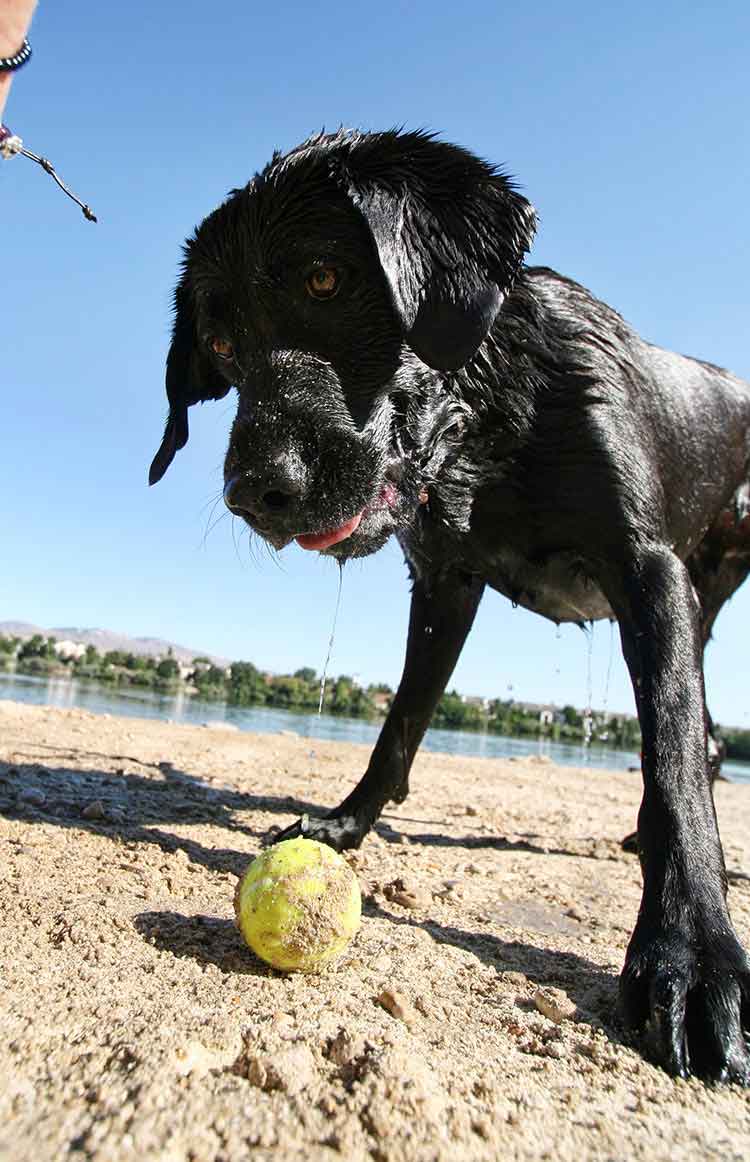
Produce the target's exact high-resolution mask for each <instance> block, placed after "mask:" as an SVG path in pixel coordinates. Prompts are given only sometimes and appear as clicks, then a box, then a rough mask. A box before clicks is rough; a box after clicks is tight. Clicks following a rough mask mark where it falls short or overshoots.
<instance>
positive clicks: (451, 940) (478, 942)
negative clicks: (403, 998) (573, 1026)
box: [135, 901, 627, 1042]
mask: <svg viewBox="0 0 750 1162" xmlns="http://www.w3.org/2000/svg"><path fill="white" fill-rule="evenodd" d="M363 915H364V916H365V917H368V916H372V917H380V918H383V919H386V920H387V921H388V922H389V923H390V924H393V925H405V926H408V927H418V928H422V929H423V930H424V931H425V932H427V933H429V935H430V936H431V937H432V939H433V940H434V941H435V943H436V944H447V945H450V946H452V947H456V948H463V949H465V950H466V951H468V952H471V953H473V954H474V955H475V956H476V957H477V958H478V959H479V960H481V961H482V962H483V963H485V964H489V965H492V966H493V967H494V968H495V969H497V970H498V972H507V971H513V972H518V973H523V976H524V977H525V978H526V980H527V981H529V982H530V983H531V984H533V985H539V986H542V985H546V986H554V987H558V988H560V989H562V990H563V991H564V992H565V993H566V994H567V996H568V997H569V998H570V1000H571V1001H572V1002H573V1003H574V1004H575V1006H576V1015H577V1017H578V1018H579V1019H580V1020H583V1021H585V1022H586V1023H587V1024H589V1025H594V1026H599V1027H602V1028H603V1029H605V1031H606V1033H607V1035H608V1036H609V1037H610V1038H611V1039H612V1040H614V1041H618V1042H624V1041H626V1040H627V1038H624V1037H623V1030H622V1026H621V1023H620V1021H619V1018H618V1016H617V977H616V976H615V975H614V974H613V973H612V972H608V971H606V970H604V969H602V968H601V966H600V965H598V964H595V963H594V962H593V961H591V960H587V959H586V958H585V957H582V956H579V955H578V954H577V953H574V952H560V951H557V950H554V949H548V948H539V947H537V946H535V945H533V944H526V943H524V942H522V941H510V940H501V939H500V937H498V936H494V935H492V934H491V933H486V932H469V931H466V930H464V929H462V928H455V927H452V926H449V925H445V924H440V923H438V922H437V921H436V920H431V919H422V920H418V919H416V918H413V917H407V916H400V915H395V914H394V913H393V912H390V911H388V910H387V909H384V908H382V907H381V906H380V905H379V904H377V903H374V902H372V901H370V902H366V903H365V904H364V906H363ZM135 927H136V929H137V931H138V932H139V933H140V935H141V936H142V937H143V939H144V940H146V941H148V943H149V944H152V945H154V946H155V947H156V948H158V949H160V950H161V951H166V952H170V953H171V954H172V955H174V956H176V957H178V958H179V957H187V958H189V959H191V960H194V961H196V962H197V963H198V964H200V965H201V966H203V967H206V966H209V965H213V966H214V967H216V968H218V969H219V971H220V972H221V973H223V974H225V975H227V976H232V975H237V974H240V975H243V976H255V977H268V976H277V975H281V974H280V973H277V972H276V971H275V970H274V969H272V968H270V967H269V966H268V965H267V964H264V963H263V961H261V960H259V959H258V958H257V957H256V956H255V955H254V954H253V953H252V952H250V950H249V949H248V948H247V946H246V945H245V943H244V941H243V939H242V936H241V935H240V933H239V931H238V929H237V926H236V925H235V924H234V922H233V921H231V920H222V919H217V918H216V917H214V916H203V915H194V916H187V915H183V914H181V913H179V912H172V911H162V912H159V911H148V912H141V913H140V914H139V915H138V916H137V917H136V919H135ZM345 966H346V961H344V968H345ZM334 971H335V970H334ZM519 1003H521V1005H522V1007H533V1005H532V1002H531V1001H526V1002H519Z"/></svg>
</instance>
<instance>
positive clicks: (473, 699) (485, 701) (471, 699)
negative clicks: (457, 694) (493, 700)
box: [461, 694, 490, 710]
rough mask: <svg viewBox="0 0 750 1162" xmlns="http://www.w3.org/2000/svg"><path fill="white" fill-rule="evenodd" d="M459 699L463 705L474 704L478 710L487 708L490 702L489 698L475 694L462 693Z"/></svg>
mask: <svg viewBox="0 0 750 1162" xmlns="http://www.w3.org/2000/svg"><path fill="white" fill-rule="evenodd" d="M461 701H462V702H463V704H464V706H476V707H477V709H478V710H487V708H488V707H489V704H490V700H489V698H480V697H479V696H478V695H476V694H471V695H464V696H463V697H462V698H461Z"/></svg>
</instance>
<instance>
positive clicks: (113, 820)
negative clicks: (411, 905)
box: [0, 747, 585, 875]
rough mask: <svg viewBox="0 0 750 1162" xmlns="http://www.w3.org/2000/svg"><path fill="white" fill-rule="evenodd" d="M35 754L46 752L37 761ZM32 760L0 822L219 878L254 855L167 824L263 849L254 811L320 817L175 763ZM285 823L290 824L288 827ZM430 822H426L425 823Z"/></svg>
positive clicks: (443, 836)
mask: <svg viewBox="0 0 750 1162" xmlns="http://www.w3.org/2000/svg"><path fill="white" fill-rule="evenodd" d="M36 751H39V752H41V753H40V754H39V756H38V757H37V754H36ZM19 757H23V758H27V759H28V760H30V761H25V762H7V761H0V815H4V816H5V817H6V818H8V819H19V820H24V821H26V822H30V823H36V822H38V823H46V824H52V825H54V826H58V827H68V828H70V827H75V828H77V829H82V830H85V831H90V832H94V833H96V834H104V835H110V836H111V837H112V838H113V839H115V838H118V839H128V840H131V841H140V842H145V843H150V844H156V845H157V846H158V847H160V848H161V849H162V850H163V851H165V852H167V853H171V852H174V851H176V850H177V849H178V848H180V849H182V850H183V851H184V852H185V854H186V855H187V856H188V858H189V859H190V860H191V861H192V862H193V863H196V864H200V865H202V866H204V867H206V868H210V869H211V870H213V871H223V872H231V873H234V874H237V875H239V874H240V873H241V872H242V871H243V870H244V867H245V866H246V864H247V859H248V853H247V850H246V851H244V852H243V851H241V850H232V849H231V848H215V847H206V846H204V845H203V844H201V843H200V842H198V841H197V840H195V839H192V838H188V837H186V836H183V835H178V834H173V833H171V832H169V831H168V830H166V829H164V828H163V826H162V825H165V824H170V823H172V824H212V825H213V826H215V827H219V828H222V829H224V830H226V831H227V832H229V833H230V834H232V835H234V836H237V837H238V838H239V837H243V838H244V839H245V840H250V841H251V847H252V848H253V849H257V848H259V847H261V846H263V844H264V843H265V842H266V841H267V840H268V838H269V833H270V832H271V831H272V830H273V828H270V829H269V828H265V829H263V828H258V827H257V826H253V825H252V823H251V822H250V821H249V817H250V816H251V815H252V814H253V813H254V812H263V813H265V814H271V815H285V816H288V817H289V819H288V822H290V823H291V822H294V819H295V817H299V816H300V815H303V814H310V815H312V816H317V815H320V814H322V808H321V807H320V805H319V804H316V803H311V802H308V801H306V800H304V799H299V798H297V797H295V796H293V795H264V794H260V793H255V792H251V791H238V790H235V789H233V788H232V787H221V786H214V785H210V784H208V783H206V782H204V781H203V780H202V779H200V778H199V777H197V776H196V775H192V774H189V773H188V772H186V771H183V770H179V769H178V768H176V767H174V766H173V765H172V764H171V763H169V762H154V763H146V762H142V761H141V760H140V759H136V758H133V757H132V756H129V755H108V754H100V753H97V752H95V751H89V750H74V749H67V750H65V751H59V750H55V748H53V747H38V748H35V753H34V756H33V759H32V755H31V754H29V755H27V756H23V755H19ZM60 758H68V759H72V760H75V761H76V762H82V763H88V764H89V765H87V766H84V767H83V768H82V767H79V766H66V765H62V764H61V765H58V764H57V762H56V761H55V760H56V759H57V760H59V759H60ZM96 760H100V761H102V762H104V761H106V760H109V761H110V762H112V761H118V762H122V763H123V764H127V766H128V767H131V768H132V767H135V766H139V767H141V768H143V769H144V770H145V771H147V772H148V773H147V774H145V773H144V774H138V773H135V772H133V770H132V769H131V770H128V769H126V766H125V765H124V766H123V767H122V768H120V769H119V770H117V771H116V772H113V771H111V770H107V769H105V768H103V767H97V766H96V765H94V764H95V762H96ZM284 822H286V820H284ZM400 822H401V820H399V818H398V817H396V816H392V817H390V818H389V817H388V816H387V815H386V816H384V817H383V818H382V819H380V820H379V821H378V822H377V823H376V825H375V828H374V830H375V831H376V832H377V833H378V834H379V835H380V836H381V838H382V839H384V840H385V841H386V842H388V843H401V842H402V839H401V834H400V832H399V830H398V827H399V824H400ZM420 822H425V821H420ZM409 841H410V843H413V844H415V845H423V846H432V845H435V846H441V847H442V846H451V847H453V846H455V847H463V848H468V849H474V848H480V847H482V848H485V847H486V848H493V849H495V850H499V851H511V850H522V851H528V852H536V853H538V854H547V853H552V854H557V855H571V856H575V855H582V854H585V853H582V852H577V851H566V850H565V849H563V848H560V847H551V846H548V845H546V844H545V843H544V841H543V838H542V837H540V836H537V835H531V834H530V835H527V836H525V837H523V838H520V839H518V840H514V841H510V840H507V839H503V837H502V836H497V835H456V836H453V835H450V834H448V833H445V832H442V833H441V832H437V831H429V832H424V833H421V834H415V835H410V836H409Z"/></svg>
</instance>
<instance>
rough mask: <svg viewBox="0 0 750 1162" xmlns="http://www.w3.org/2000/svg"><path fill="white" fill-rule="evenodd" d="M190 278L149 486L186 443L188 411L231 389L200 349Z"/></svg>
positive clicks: (179, 305)
mask: <svg viewBox="0 0 750 1162" xmlns="http://www.w3.org/2000/svg"><path fill="white" fill-rule="evenodd" d="M188 278H189V276H188V274H187V272H186V273H185V274H184V275H183V278H182V280H181V282H180V283H179V284H178V286H177V289H176V291H175V294H174V306H175V319H174V329H173V331H172V344H171V346H170V348H169V354H168V355H167V380H166V386H167V399H168V400H169V415H168V416H167V425H166V427H165V429H164V438H163V440H162V442H161V445H160V446H159V451H158V452H157V453H156V455H155V456H154V459H153V461H152V464H151V469H150V471H149V474H148V482H149V484H156V482H157V481H158V480H161V478H162V476H163V475H164V473H165V472H166V471H167V468H169V465H170V464H171V463H172V460H173V459H174V456H175V453H176V452H179V450H180V448H184V447H185V444H187V441H188V408H189V407H190V406H191V405H192V404H194V403H202V402H203V400H207V399H222V398H223V397H224V396H225V395H226V394H227V392H228V391H229V387H230V385H229V384H228V383H227V381H226V380H225V379H224V377H223V376H222V375H220V374H219V372H218V371H217V370H216V368H215V367H212V366H211V363H210V361H209V359H208V356H207V355H204V354H203V352H202V351H201V349H200V345H199V341H198V335H197V333H196V329H195V316H194V312H193V304H192V301H191V297H190V291H189V283H188Z"/></svg>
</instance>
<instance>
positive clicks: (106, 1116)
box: [0, 702, 750, 1162]
mask: <svg viewBox="0 0 750 1162" xmlns="http://www.w3.org/2000/svg"><path fill="white" fill-rule="evenodd" d="M311 746H312V747H313V748H314V749H311ZM366 756H367V751H366V748H364V747H358V746H352V745H347V744H341V743H323V742H315V743H313V744H311V742H310V740H305V739H302V738H298V737H297V736H295V735H289V734H281V735H265V736H260V735H247V734H240V733H239V732H237V731H232V730H229V729H217V728H213V727H211V726H207V727H184V726H174V725H171V724H168V723H159V722H151V721H141V720H136V719H124V718H122V719H121V718H113V717H109V716H107V715H104V716H94V715H92V714H89V713H87V712H85V711H79V710H51V709H40V708H36V707H26V706H21V705H16V704H14V703H10V702H5V703H0V760H2V761H0V842H1V844H2V856H3V858H2V873H1V874H0V911H1V915H2V933H3V939H2V948H1V949H0V979H1V991H0V1029H1V1033H2V1037H1V1043H2V1052H3V1057H4V1060H3V1062H2V1063H0V1157H1V1158H2V1159H3V1160H5V1159H8V1160H11V1159H12V1160H13V1162H26V1160H28V1162H31V1160H34V1162H45V1160H47V1159H60V1158H65V1159H92V1160H93V1159H96V1160H97V1162H115V1160H117V1162H119V1160H120V1159H130V1158H137V1159H139V1160H145V1159H149V1160H151V1159H159V1160H161V1162H214V1160H216V1162H230V1160H235V1159H243V1158H252V1159H268V1160H270V1159H274V1160H279V1159H300V1160H302V1159H305V1160H317V1159H341V1158H344V1159H351V1160H353V1162H357V1160H359V1159H363V1160H364V1159H375V1160H378V1162H385V1160H388V1162H390V1160H392V1162H399V1160H402V1159H403V1160H407V1159H408V1160H417V1159H419V1160H427V1159H440V1160H443V1159H445V1160H448V1159H450V1160H461V1162H463V1160H471V1159H516V1158H518V1159H544V1158H550V1159H555V1160H556V1162H567V1160H569V1159H570V1160H575V1162H581V1160H582V1159H618V1160H619V1159H631V1158H632V1159H636V1158H637V1159H648V1160H649V1162H654V1160H656V1159H670V1160H674V1159H683V1158H690V1159H699V1158H700V1159H713V1158H716V1159H719V1158H720V1159H722V1160H723V1162H726V1160H729V1159H737V1160H739V1159H743V1160H744V1159H747V1158H748V1157H750V1096H749V1095H748V1093H747V1092H745V1091H742V1090H740V1089H737V1088H731V1087H730V1088H717V1089H710V1088H707V1087H705V1086H703V1085H702V1084H700V1083H699V1082H695V1081H691V1082H689V1083H685V1082H674V1081H672V1080H670V1079H669V1078H668V1077H667V1076H666V1075H665V1074H663V1073H662V1072H661V1071H660V1070H658V1069H656V1068H655V1067H653V1066H652V1065H650V1064H648V1063H647V1062H646V1061H644V1060H643V1059H642V1058H641V1057H640V1056H639V1054H638V1053H637V1052H636V1050H635V1049H634V1048H632V1047H629V1046H628V1045H627V1044H626V1043H625V1042H624V1040H623V1036H622V1029H621V1026H620V1025H619V1023H618V1020H617V1017H616V1015H615V1002H616V981H617V973H618V971H619V968H620V966H621V963H622V959H623V955H624V951H625V947H626V943H627V939H628V934H629V930H630V928H631V925H632V924H633V922H634V919H635V915H636V910H637V906H638V900H639V869H638V866H637V862H636V860H635V859H634V858H633V857H632V856H626V855H624V854H623V853H622V852H621V851H620V848H619V842H618V841H619V839H620V837H621V836H622V835H623V834H624V833H625V832H626V831H627V830H629V829H630V828H632V826H633V823H634V819H635V813H636V807H637V802H638V797H639V778H638V776H636V775H632V774H630V775H628V774H613V773H606V772H600V771H594V770H585V771H584V770H571V769H563V768H558V767H554V766H552V765H551V764H549V763H544V762H540V761H538V760H537V761H532V760H523V761H516V762H501V761H490V760H474V759H461V758H453V757H448V756H435V755H426V754H425V755H422V756H421V757H419V758H418V760H417V763H416V767H415V772H414V777H413V791H412V794H411V796H410V798H409V799H408V800H407V802H406V803H404V804H403V805H402V806H401V807H399V808H398V809H397V810H394V811H393V812H392V813H390V814H389V815H388V816H387V817H386V819H384V821H383V824H382V826H381V827H380V828H379V829H378V832H377V833H376V834H373V835H371V836H370V837H369V838H368V839H367V841H366V843H365V845H364V846H363V848H362V850H361V851H360V852H358V853H356V855H355V856H354V858H353V864H354V866H355V868H356V871H357V875H358V876H359V880H360V884H361V886H362V891H363V896H364V898H365V906H364V918H363V924H362V929H361V932H360V934H359V936H358V937H357V939H356V941H355V942H354V944H353V945H352V946H351V947H350V949H349V950H348V952H347V953H346V954H345V956H344V958H343V960H342V961H340V962H339V964H338V965H337V966H336V967H335V968H333V969H329V970H327V971H326V972H325V973H324V974H323V975H321V976H319V977H309V976H301V975H291V976H283V975H280V974H278V973H275V972H273V971H271V970H269V969H267V968H266V967H265V966H264V965H263V964H261V963H260V962H259V961H257V960H256V959H255V958H254V957H253V956H252V954H251V953H250V952H249V951H248V950H247V949H246V948H245V946H244V944H243V943H242V940H241V938H240V936H239V934H238V932H237V930H236V928H235V926H234V923H233V912H232V895H233V891H234V887H235V883H236V878H237V875H238V874H239V873H241V872H242V870H243V869H244V867H245V866H246V864H247V862H248V860H249V859H250V858H251V857H252V856H253V855H254V854H256V853H257V851H258V850H259V848H260V845H261V840H262V837H263V836H264V835H265V834H266V833H267V832H268V830H269V829H270V828H272V827H274V826H279V825H282V824H286V823H288V822H290V821H291V820H292V819H293V818H294V817H295V816H296V815H298V814H299V813H300V812H301V811H302V810H306V809H315V808H316V807H322V806H330V805H332V804H334V803H335V802H338V801H339V799H340V797H341V795H342V793H343V792H344V789H345V788H347V787H349V786H350V785H351V783H352V781H353V780H354V779H355V778H356V777H358V774H359V773H360V772H361V770H362V769H363V764H364V763H365V761H366ZM717 803H718V812H719V817H720V820H721V824H722V830H723V835H724V843H725V851H726V856H727V864H728V868H729V871H730V876H731V888H730V905H731V909H732V913H733V916H734V919H735V922H736V924H737V926H738V928H739V931H740V933H741V935H742V937H743V938H744V940H745V942H746V943H747V942H748V940H749V939H750V879H749V878H748V875H747V872H748V871H750V788H747V787H742V786H736V785H729V784H726V783H724V784H721V785H719V787H718V788H717ZM500 837H502V838H500Z"/></svg>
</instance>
